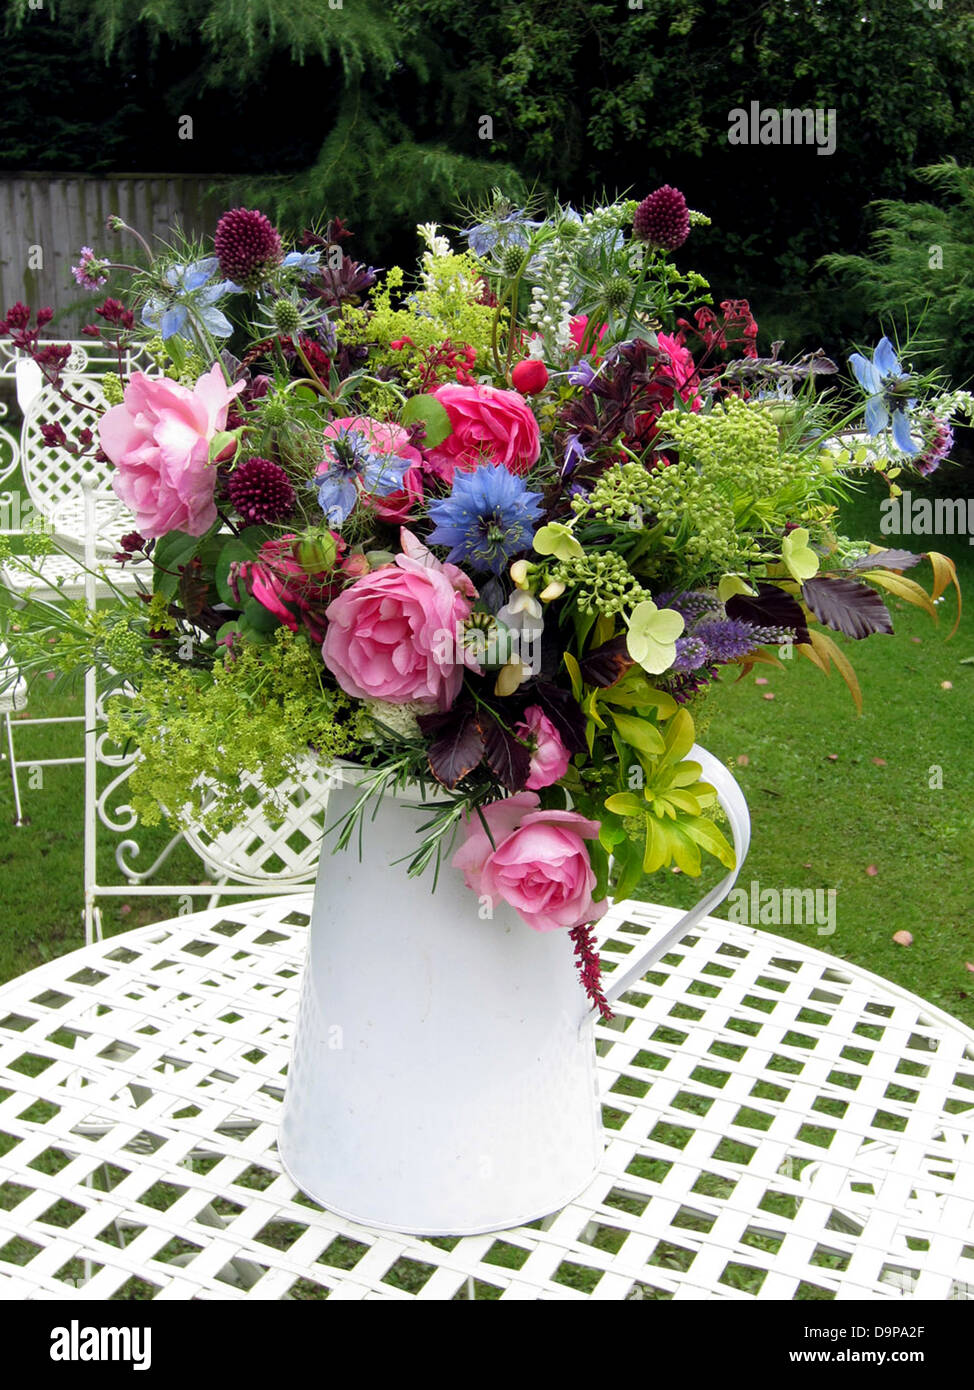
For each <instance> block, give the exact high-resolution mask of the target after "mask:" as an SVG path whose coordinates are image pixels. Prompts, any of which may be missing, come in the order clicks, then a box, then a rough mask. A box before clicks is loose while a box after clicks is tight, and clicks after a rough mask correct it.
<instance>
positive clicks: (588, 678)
mask: <svg viewBox="0 0 974 1390" xmlns="http://www.w3.org/2000/svg"><path fill="white" fill-rule="evenodd" d="M578 664H579V667H580V668H581V672H582V680H583V681H584V682H585V684H586V685H597V686H600V687H601V688H602V689H605V688H607V687H608V686H610V685H615V683H616V681H618V680H621V679H622V677H623V676H624V675H625V674H626V672H627V671H628V670H629V668H630V667H631V666H632V665H634V662H633V659H632V657H631V656H630V655H629V649H628V647H627V646H626V638H625V636H622V637H613V638H612V639H611V640H610V641H608V642H603V643H602V645H601V647H596V648H595V649H594V650H593V651H590V652H589V654H588V656H583V657H582V659H581V661H580V662H579V663H578Z"/></svg>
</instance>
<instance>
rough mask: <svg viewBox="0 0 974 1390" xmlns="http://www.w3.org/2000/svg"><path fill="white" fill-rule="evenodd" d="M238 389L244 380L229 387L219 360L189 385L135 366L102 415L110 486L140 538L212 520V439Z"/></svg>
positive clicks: (192, 529)
mask: <svg viewBox="0 0 974 1390" xmlns="http://www.w3.org/2000/svg"><path fill="white" fill-rule="evenodd" d="M243 388H244V383H243V382H242V381H238V382H237V383H236V385H234V386H227V384H226V381H225V379H224V376H223V370H222V368H221V367H220V365H219V363H217V362H214V364H213V366H212V367H211V368H210V370H209V371H208V372H207V373H205V374H204V375H203V376H201V377H200V379H199V381H197V383H196V385H195V386H194V387H193V389H192V391H191V390H190V389H189V387H187V386H181V385H180V384H179V382H178V381H170V380H169V378H168V377H148V376H146V375H145V373H144V372H134V373H133V374H132V376H131V378H130V379H129V383H128V385H127V386H126V388H125V399H124V403H123V404H122V405H114V406H112V408H111V409H110V410H107V411H106V412H105V414H104V415H103V416H102V418H101V420H100V421H99V424H98V435H99V438H100V440H101V447H102V448H103V449H104V451H105V453H106V454H107V455H108V457H109V458H110V459H111V461H112V463H114V465H115V467H116V468H117V470H118V472H117V473H116V474H115V477H114V478H113V479H112V487H113V488H114V489H115V492H116V493H117V495H118V497H119V498H120V499H121V500H122V501H123V502H124V503H125V505H126V506H127V507H128V508H129V510H130V511H132V512H134V513H135V520H136V523H137V525H138V529H139V530H140V531H141V533H142V535H143V536H145V537H147V538H158V537H159V536H164V535H165V534H166V533H167V531H185V532H186V534H187V535H190V536H202V534H203V532H204V531H208V530H209V529H210V527H211V526H212V525H213V523H214V521H216V518H217V511H216V507H215V505H214V502H213V491H214V487H215V485H216V470H215V468H214V466H213V465H212V464H211V463H210V441H211V440H212V439H213V437H214V435H217V434H219V433H220V432H221V430H224V429H225V428H226V423H227V409H228V407H229V405H230V402H231V401H232V400H233V398H234V396H236V395H237V394H238V392H240V391H242V390H243Z"/></svg>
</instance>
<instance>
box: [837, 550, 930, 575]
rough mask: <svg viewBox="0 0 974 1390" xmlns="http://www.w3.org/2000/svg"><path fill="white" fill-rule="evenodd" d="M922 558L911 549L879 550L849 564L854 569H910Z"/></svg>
mask: <svg viewBox="0 0 974 1390" xmlns="http://www.w3.org/2000/svg"><path fill="white" fill-rule="evenodd" d="M922 559H923V556H922V555H914V554H913V551H912V550H880V551H877V553H876V554H875V555H864V556H863V557H862V559H861V560H857V561H856V562H855V564H854V565H852V566H851V568H852V569H854V570H878V569H884V570H910V569H912V568H913V566H914V565H918V564H919V563H920V561H921V560H922Z"/></svg>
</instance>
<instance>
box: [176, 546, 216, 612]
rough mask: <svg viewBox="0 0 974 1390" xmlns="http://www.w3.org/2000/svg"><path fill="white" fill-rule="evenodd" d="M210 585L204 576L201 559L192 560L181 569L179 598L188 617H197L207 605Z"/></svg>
mask: <svg viewBox="0 0 974 1390" xmlns="http://www.w3.org/2000/svg"><path fill="white" fill-rule="evenodd" d="M209 588H210V585H209V583H208V581H207V580H206V579H205V578H204V576H203V566H202V565H201V564H200V562H199V560H196V559H194V560H190V562H189V564H188V565H183V567H182V568H181V569H180V571H179V600H180V603H181V604H182V606H183V611H184V612H185V614H186V616H187V618H196V617H198V616H199V614H200V613H202V611H203V609H204V608H205V607H206V596H207V593H208V592H209Z"/></svg>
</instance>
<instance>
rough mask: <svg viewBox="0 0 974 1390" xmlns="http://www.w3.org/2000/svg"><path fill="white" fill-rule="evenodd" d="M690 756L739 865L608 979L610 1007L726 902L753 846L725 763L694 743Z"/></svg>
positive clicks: (738, 792) (737, 790) (745, 814)
mask: <svg viewBox="0 0 974 1390" xmlns="http://www.w3.org/2000/svg"><path fill="white" fill-rule="evenodd" d="M687 757H688V758H689V759H691V760H692V761H694V762H698V763H699V764H700V766H701V767H702V769H703V777H704V780H705V781H707V782H709V783H710V785H711V786H712V787H713V788H714V790H715V791H716V793H717V800H718V801H719V802H720V805H721V807H722V809H723V811H724V814H725V815H726V816H727V820H728V822H729V823H730V828H731V835H732V837H733V841H734V854H735V856H736V863H735V865H734V868H733V869H732V870H731V872H730V873H729V874H728V875H727V876H726V878H722V879H721V881H720V882H719V883H718V884H717V885H716V887H714V888H711V890H710V892H709V893H707V894H706V895H705V896H704V897H703V898H701V899H700V901H699V902H698V903H697V904H696V906H695V907H691V908H690V911H689V912H685V913H684V914H683V916H682V917H681V918H680V920H679V921H678V922H676V923H675V924H674V925H673V926H672V927H670V928H669V929H668V930H666V931H664V932H662V933H655V932H651V933H650V939H649V941H648V942H647V943H646V944H645V945H644V946H643V949H642V950H641V951H640V952H639V954H638V955H636V956H635V958H633V959H632V960H630V961H627V963H626V965H625V966H624V967H623V968H621V969H619V970H617V971H615V972H614V973H613V974H611V975H609V976H608V977H607V979H608V985H607V987H606V989H605V998H606V1001H607V1002H608V1003H609V1004H611V1003H613V1002H614V1001H615V1000H616V999H618V998H619V996H620V995H622V994H625V992H626V990H627V989H631V988H632V987H633V985H634V984H636V983H637V981H638V980H640V979H641V978H642V977H643V975H645V973H646V971H647V970H648V969H649V967H650V966H651V965H653V964H654V962H655V961H657V960H659V958H660V956H663V955H665V954H666V952H667V951H668V950H669V948H670V947H671V946H672V945H674V943H675V942H677V941H679V940H680V938H681V937H683V936H685V935H686V934H687V932H688V931H690V930H691V929H692V928H693V927H695V926H696V924H697V923H698V922H699V921H700V919H701V917H705V916H706V915H707V913H708V912H711V911H712V910H713V909H714V908H715V907H718V906H719V905H720V904H721V903H722V902H723V901H724V899H725V898H726V897H727V894H728V893H729V892H730V890H731V889H732V888H733V887H734V884H735V883H736V882H737V875H738V874H739V873H740V870H741V865H742V864H743V863H744V860H745V858H746V857H747V851H748V847H749V845H750V843H751V817H750V815H749V814H748V809H747V802H746V801H745V799H744V793H743V792H742V791H741V789H740V787H739V786H738V784H737V782H736V781H735V779H734V778H733V777H732V776H731V774H730V773H729V772H728V771H727V768H726V767H725V766H724V764H723V763H722V762H720V761H719V760H718V759H717V758H715V757H714V755H713V754H712V753H708V752H707V750H706V749H705V748H701V747H700V746H699V745H698V744H694V745H693V747H692V748H691V749H690V752H689V753H688V754H687ZM594 1013H595V1009H594V1007H593V1008H591V1009H589V1010H587V1011H586V1013H585V1015H584V1017H583V1019H582V1023H583V1024H584V1023H588V1022H590V1021H592V1018H593V1015H594Z"/></svg>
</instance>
